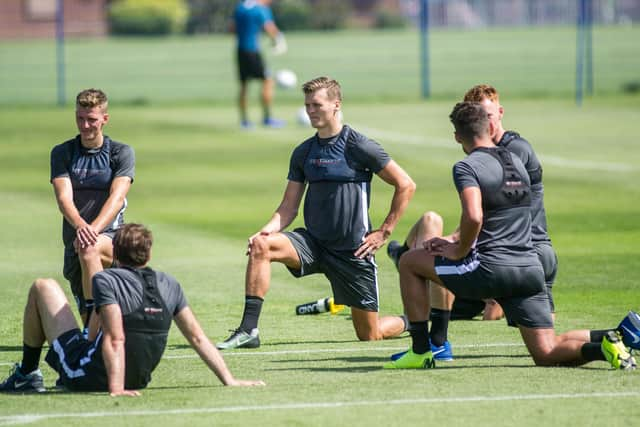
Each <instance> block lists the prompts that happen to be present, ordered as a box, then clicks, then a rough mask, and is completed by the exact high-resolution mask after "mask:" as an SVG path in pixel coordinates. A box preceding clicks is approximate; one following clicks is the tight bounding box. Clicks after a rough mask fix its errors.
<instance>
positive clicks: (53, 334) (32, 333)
mask: <svg viewBox="0 0 640 427" xmlns="http://www.w3.org/2000/svg"><path fill="white" fill-rule="evenodd" d="M76 328H78V324H77V323H76V318H75V317H74V316H73V312H72V311H71V307H70V306H69V301H68V300H67V297H66V295H65V294H64V292H63V291H62V288H61V287H60V285H59V284H58V283H57V282H56V281H55V280H53V279H37V280H36V281H35V282H34V283H33V285H32V286H31V289H30V290H29V299H28V301H27V306H26V308H25V313H24V335H23V337H24V342H25V343H26V344H28V345H31V346H42V344H43V343H44V339H46V340H47V341H48V342H49V344H51V343H52V342H53V341H54V340H55V339H56V338H58V337H59V336H60V335H62V334H63V333H65V332H67V331H70V330H71V329H76Z"/></svg>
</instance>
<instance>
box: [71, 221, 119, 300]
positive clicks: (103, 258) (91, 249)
mask: <svg viewBox="0 0 640 427" xmlns="http://www.w3.org/2000/svg"><path fill="white" fill-rule="evenodd" d="M78 258H79V259H80V267H81V268H82V291H83V293H84V297H85V299H87V300H93V295H92V289H91V279H93V276H94V275H95V274H96V273H98V272H100V271H102V270H104V269H105V268H109V267H110V266H111V264H112V263H113V241H112V239H111V237H109V236H107V235H105V234H101V235H99V236H98V241H97V242H96V244H95V245H93V246H88V247H86V248H78Z"/></svg>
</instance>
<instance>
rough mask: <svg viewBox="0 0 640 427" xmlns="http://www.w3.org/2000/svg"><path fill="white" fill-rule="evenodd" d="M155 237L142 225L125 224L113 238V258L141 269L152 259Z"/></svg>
mask: <svg viewBox="0 0 640 427" xmlns="http://www.w3.org/2000/svg"><path fill="white" fill-rule="evenodd" d="M152 245H153V235H152V234H151V230H149V229H147V228H146V227H145V226H144V225H142V224H124V225H123V226H122V227H120V228H119V229H118V231H117V232H116V235H115V236H114V237H113V257H114V258H115V259H116V260H117V261H118V262H119V263H120V264H123V265H127V266H130V267H141V266H143V265H145V264H146V263H147V262H149V259H150V258H151V246H152Z"/></svg>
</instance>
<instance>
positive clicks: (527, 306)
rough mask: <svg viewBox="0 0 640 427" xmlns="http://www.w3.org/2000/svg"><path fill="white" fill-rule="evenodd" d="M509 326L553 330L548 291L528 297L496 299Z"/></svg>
mask: <svg viewBox="0 0 640 427" xmlns="http://www.w3.org/2000/svg"><path fill="white" fill-rule="evenodd" d="M496 301H498V304H500V306H501V307H502V309H503V310H504V315H505V317H506V318H507V323H508V324H509V326H514V327H517V326H524V327H527V328H545V329H546V328H553V318H552V317H551V305H550V304H549V296H548V295H547V292H546V291H541V292H539V293H537V294H535V295H531V296H528V297H511V298H496Z"/></svg>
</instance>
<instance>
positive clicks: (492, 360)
mask: <svg viewBox="0 0 640 427" xmlns="http://www.w3.org/2000/svg"><path fill="white" fill-rule="evenodd" d="M346 90H347V93H348V88H346ZM462 91H463V88H461V89H460V93H462ZM639 101H640V100H639V99H638V98H637V97H611V98H604V99H597V100H591V101H588V102H587V104H586V105H585V106H584V107H583V108H582V109H576V108H575V107H574V106H573V104H572V102H570V101H568V100H566V101H565V100H525V99H521V98H512V99H509V98H504V99H503V104H504V106H505V108H506V116H505V124H506V125H507V126H508V127H509V128H514V129H517V130H519V131H520V132H521V133H522V134H523V135H524V136H525V137H527V138H529V139H530V140H531V141H532V142H533V144H534V146H535V148H536V150H537V152H538V154H539V155H540V157H541V159H542V161H543V164H544V165H545V187H546V205H547V211H548V216H549V228H550V231H551V236H552V238H553V241H554V244H555V247H556V249H557V252H558V254H559V257H560V272H559V275H558V279H557V283H556V286H555V297H556V305H557V308H558V321H557V329H558V331H565V330H568V329H574V328H599V327H609V326H614V325H617V322H618V321H619V320H620V319H621V318H622V316H623V315H624V314H625V313H626V311H627V310H628V309H635V310H638V309H640V298H639V297H638V273H637V272H638V267H639V261H638V259H640V249H639V248H638V245H637V242H638V241H639V240H640V228H639V227H638V224H637V218H638V217H639V215H640V204H639V203H638V200H640V197H639V196H640V194H639V193H640V189H638V187H637V185H636V182H637V181H638V179H639V178H640V169H639V167H638V164H639V161H640V154H639V152H638V150H637V149H636V147H635V144H636V142H635V139H634V138H633V136H634V135H635V132H634V131H635V125H636V123H637V122H638V120H640V112H639V109H638V105H639ZM454 102H455V99H454V98H451V99H447V100H444V101H436V102H429V103H419V102H403V103H392V102H386V103H357V102H348V103H346V104H345V108H344V110H345V118H346V121H347V122H348V123H350V124H352V125H354V126H355V127H356V128H358V129H360V130H362V131H363V132H365V133H368V134H369V135H370V136H372V137H374V138H376V139H378V140H379V141H380V142H381V143H382V144H383V145H384V147H385V148H386V149H387V151H388V152H389V153H390V154H391V155H392V156H393V157H394V158H395V159H396V160H397V161H398V162H399V163H400V164H401V165H402V166H403V167H404V168H405V169H406V170H407V171H408V172H409V173H410V175H411V176H412V177H413V178H414V179H415V181H416V182H417V183H418V191H417V193H416V195H415V197H414V199H413V201H412V203H411V204H410V207H409V209H408V211H407V213H406V214H405V215H404V217H403V218H402V221H401V222H400V224H399V225H398V227H397V229H396V231H395V232H394V235H393V236H392V238H395V239H402V238H403V237H404V235H405V233H406V232H407V231H408V229H409V227H410V226H411V224H412V223H413V221H414V220H415V218H416V217H417V216H418V215H419V214H420V213H422V211H424V210H425V209H436V210H438V211H439V212H441V213H442V214H443V215H444V218H445V221H446V222H445V225H446V228H447V229H450V228H452V227H454V226H455V225H456V224H457V221H458V217H459V206H458V203H459V202H458V200H457V196H456V195H455V191H454V188H453V185H452V183H451V176H450V175H451V174H450V171H451V166H452V164H453V163H454V162H455V161H456V160H457V159H460V158H462V156H463V153H462V151H461V150H460V148H459V146H458V145H457V144H456V143H455V142H454V141H453V139H452V138H451V132H452V131H451V126H450V125H449V124H448V121H447V116H448V113H449V112H450V109H451V107H452V105H453V103H454ZM297 108H298V106H297V105H293V104H290V105H289V104H284V105H282V104H281V105H279V106H278V111H279V112H280V113H281V114H282V116H283V117H287V118H288V117H295V112H296V110H297ZM110 112H111V118H112V121H111V122H110V123H109V126H108V128H107V134H109V135H111V136H112V137H114V138H115V139H117V140H121V141H124V142H127V143H129V144H131V145H132V146H133V147H134V148H135V150H136V154H137V159H138V160H137V175H136V181H135V183H134V185H133V187H132V189H131V192H130V194H129V202H130V208H129V209H128V211H127V215H126V218H127V219H128V220H129V221H139V222H144V223H145V224H148V225H149V226H150V227H151V229H152V230H153V231H154V233H155V247H154V258H153V262H152V265H153V266H154V267H156V268H158V269H162V270H166V271H168V272H170V273H172V274H173V275H175V276H176V277H177V278H178V279H179V281H180V282H181V283H182V284H183V286H184V288H185V291H186V294H187V297H188V299H189V301H190V303H191V305H192V307H193V308H194V311H195V313H196V314H197V316H198V317H199V319H200V320H201V322H202V324H203V326H204V328H205V330H206V331H207V333H208V335H209V336H210V337H211V338H212V339H214V340H221V339H224V338H225V337H226V336H227V335H228V331H227V329H229V328H233V327H236V326H237V325H238V323H239V320H240V315H241V310H242V305H243V277H244V267H245V262H246V258H245V257H244V250H245V241H246V238H247V237H248V236H249V235H250V234H252V233H253V232H255V231H256V230H258V229H259V227H260V226H262V224H263V223H264V222H265V221H266V220H267V219H268V218H269V216H270V215H271V213H272V212H273V210H274V209H275V207H276V206H277V204H278V203H279V201H280V197H281V195H282V191H283V189H284V185H285V179H286V171H287V166H288V156H289V154H290V151H291V150H292V148H293V147H294V145H295V144H297V143H298V142H299V141H301V140H302V139H303V138H305V137H306V136H308V135H309V130H308V129H304V128H301V127H296V126H289V127H287V128H285V129H283V130H277V131H276V130H265V129H262V128H258V129H257V130H256V131H254V132H241V131H239V130H238V129H237V126H236V113H235V111H234V110H233V109H232V108H229V107H215V108H214V107H210V108H204V107H202V108H200V107H198V108H193V107H186V106H157V107H126V106H122V105H118V101H117V98H116V99H114V100H113V101H112V104H111V111H110ZM0 115H1V116H2V117H3V120H2V121H1V122H0V134H1V135H3V138H2V141H1V142H0V148H1V152H2V153H3V154H2V156H1V157H0V182H1V183H2V184H1V185H0V197H1V198H2V200H3V206H2V208H1V209H0V222H2V223H3V225H4V226H3V232H2V234H1V238H0V239H1V242H0V243H1V244H2V247H3V250H4V253H3V257H2V258H0V282H1V283H2V290H1V291H0V295H1V298H0V313H1V314H0V342H1V343H2V345H1V346H0V364H1V365H0V368H2V370H3V371H4V372H5V374H6V373H8V371H9V368H10V364H11V363H12V362H14V361H19V359H20V354H21V345H22V341H21V323H20V322H21V318H22V310H23V306H24V302H25V298H26V291H27V289H28V286H29V284H30V283H31V281H32V280H33V279H34V278H35V277H38V276H53V277H55V278H57V279H58V280H59V281H61V283H63V284H64V287H65V289H66V288H67V285H66V283H65V282H64V281H63V279H62V277H61V273H60V270H61V266H62V245H61V242H60V221H61V219H60V214H59V213H58V211H57V208H56V205H55V201H54V197H53V192H52V189H51V186H50V185H49V184H48V182H47V181H48V175H49V167H48V156H49V151H50V149H51V148H52V146H53V145H54V144H56V143H59V142H61V141H62V140H64V139H65V138H67V137H70V136H72V135H74V134H75V130H74V123H73V110H72V109H47V108H45V107H23V108H19V109H9V108H2V109H0ZM390 196H391V191H390V189H389V188H387V186H386V185H384V184H383V183H382V182H381V181H380V180H379V179H378V178H375V181H374V191H373V200H372V209H371V214H372V220H373V223H374V225H377V224H379V223H380V222H381V221H382V219H383V217H384V215H385V214H386V212H387V209H388V203H389V200H390ZM295 224H301V220H300V219H298V220H296V223H295ZM377 262H378V264H379V265H380V284H381V301H382V308H381V311H382V313H383V314H393V313H399V312H400V311H401V310H402V305H401V301H400V296H399V291H398V288H397V276H396V274H395V272H394V269H393V266H392V264H391V262H390V261H389V260H388V259H387V258H386V256H385V255H384V251H383V252H382V253H380V254H379V256H378V259H377ZM328 294H329V286H328V284H327V283H326V281H325V280H324V279H323V278H322V277H320V276H313V277H309V278H305V279H302V280H295V279H293V278H292V277H290V276H289V274H288V273H287V272H286V271H285V269H284V268H283V267H282V266H274V268H273V280H272V289H271V291H270V293H269V294H268V296H267V299H266V303H265V306H264V310H263V316H262V318H261V322H260V328H261V331H262V333H261V335H262V340H263V346H262V347H261V348H260V349H258V350H255V351H230V352H227V353H225V359H226V361H227V363H228V364H229V365H230V367H231V369H232V371H233V372H234V373H235V375H236V376H238V377H239V378H261V379H264V380H265V381H266V382H267V384H268V386H267V387H265V388H253V389H228V388H223V387H221V386H220V384H219V382H218V381H217V379H216V378H215V377H214V376H213V375H212V374H210V373H209V371H208V370H207V369H206V368H205V366H204V365H203V364H202V363H201V362H200V361H199V359H198V358H197V357H196V355H195V353H194V352H193V351H191V350H189V349H188V346H187V343H186V341H185V340H184V339H183V338H182V337H181V336H180V334H179V332H178V331H177V329H176V328H173V329H172V332H171V335H170V340H169V347H168V349H167V352H166V354H165V360H163V361H162V363H161V364H160V366H159V367H158V369H157V370H156V371H155V373H154V379H153V381H152V383H151V386H150V387H149V388H148V389H147V390H144V391H143V396H142V397H141V398H137V399H126V398H121V399H110V398H107V397H106V396H105V395H103V394H64V393H49V394H47V395H45V396H2V398H1V399H0V425H13V424H18V423H21V422H27V421H30V422H32V423H31V424H30V425H54V424H57V425H69V426H85V425H86V423H87V422H90V423H91V424H92V425H95V426H102V425H113V424H116V425H136V426H152V425H153V426H154V425H158V424H162V425H165V424H166V425H168V424H172V425H178V426H180V425H189V426H205V425H212V424H215V425H250V424H252V423H253V424H256V423H262V424H266V425H291V426H297V425H326V424H327V423H332V424H333V423H340V424H344V425H349V424H353V425H408V424H411V423H419V424H424V423H425V422H427V420H428V422H434V423H447V424H450V423H451V422H453V421H452V420H455V424H456V425H472V424H473V425H513V424H514V423H517V424H518V425H540V423H541V422H542V423H553V424H554V425H595V424H602V423H607V424H609V425H623V424H624V423H629V422H630V421H635V420H636V419H637V416H638V415H640V413H639V410H638V406H637V400H638V397H639V395H638V390H639V386H640V375H639V372H631V373H629V372H617V371H612V370H610V369H609V368H608V366H607V364H606V363H604V362H600V363H592V364H590V365H587V366H586V367H584V368H578V369H573V368H536V367H534V366H533V362H532V360H531V359H530V357H529V356H528V355H527V352H526V349H525V348H524V346H522V345H521V341H520V338H519V335H518V333H517V331H516V330H514V329H511V328H507V327H506V326H505V324H504V322H503V321H499V322H479V321H471V322H452V323H451V325H450V338H451V341H452V343H453V346H454V352H455V357H456V360H455V361H454V362H452V363H446V364H445V363H441V364H439V366H438V368H437V369H435V370H430V371H424V372H388V371H383V370H382V369H381V366H382V364H383V363H384V362H385V361H386V360H388V356H389V355H390V354H392V353H394V352H397V351H399V350H403V349H405V348H406V347H407V346H408V345H409V340H408V339H406V338H404V339H395V340H388V341H383V342H374V343H360V342H357V341H356V339H355V336H354V332H353V330H352V327H351V321H350V319H349V317H348V315H347V314H346V313H344V312H343V313H342V314H339V315H337V316H329V315H319V316H302V317H301V316H295V315H294V308H295V306H296V305H297V304H300V303H303V302H307V301H311V300H314V299H317V298H320V297H324V296H326V295H328ZM42 369H43V372H44V375H45V384H46V385H47V386H49V387H51V386H53V383H54V381H55V376H54V374H53V372H52V371H51V370H50V369H49V368H48V366H46V364H43V365H42ZM5 374H3V377H4V376H5ZM617 393H630V394H626V395H625V394H621V395H618V394H617ZM180 411H182V412H180ZM83 412H88V413H89V414H88V415H87V416H90V417H91V418H88V419H87V418H83V417H82V416H81V415H80V414H81V413H83ZM38 414H41V415H42V414H49V416H48V417H47V416H44V417H43V418H37V415H38ZM21 416H23V417H22V418H20V417H21Z"/></svg>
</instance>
